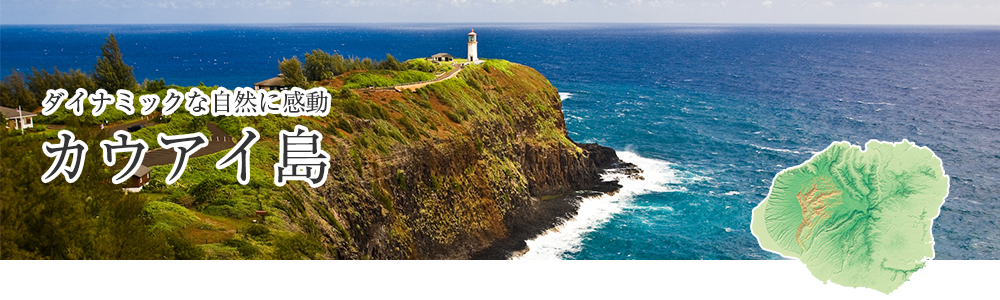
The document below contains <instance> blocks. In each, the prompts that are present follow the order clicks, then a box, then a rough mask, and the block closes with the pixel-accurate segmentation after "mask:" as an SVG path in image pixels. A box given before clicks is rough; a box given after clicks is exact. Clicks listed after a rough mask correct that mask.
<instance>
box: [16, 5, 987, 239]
mask: <svg viewBox="0 0 1000 300" xmlns="http://www.w3.org/2000/svg"><path fill="white" fill-rule="evenodd" d="M470 27H473V26H472V25H453V24H452V25H409V24H403V25H391V24H390V25H294V26H283V25H255V26H245V25H231V26H229V25H120V26H6V25H5V26H0V70H2V71H0V72H2V73H0V74H2V75H4V76H6V75H8V74H10V72H9V69H11V68H14V69H19V70H22V71H24V70H30V68H31V67H39V68H46V69H49V70H51V69H52V67H58V68H59V69H60V70H66V69H69V68H82V69H84V70H85V71H90V70H92V69H93V65H94V62H95V61H96V57H97V56H99V55H100V46H101V45H102V44H103V43H104V38H105V37H106V36H107V34H108V33H115V35H116V37H117V39H118V41H119V43H120V44H121V49H122V52H123V53H124V55H125V60H126V63H129V64H131V65H132V66H134V67H135V70H134V71H135V75H136V77H137V78H139V79H140V81H141V79H142V78H150V79H155V78H161V77H162V78H165V79H166V81H167V83H168V84H178V85H196V84H198V83H199V82H204V83H205V84H207V85H222V86H226V87H228V88H235V87H238V86H251V85H252V84H253V83H254V82H257V81H260V80H264V79H267V78H270V77H273V76H275V75H276V74H277V73H278V70H277V63H278V61H279V60H280V59H281V58H290V57H292V56H296V55H297V56H298V57H299V58H300V59H301V58H302V54H303V53H305V52H307V51H309V50H312V49H316V48H319V49H323V50H325V51H327V52H339V53H341V54H344V55H353V56H359V57H377V58H383V57H384V56H385V54H386V53H391V54H392V55H393V56H395V57H397V58H399V59H408V58H414V57H425V56H430V55H432V54H434V53H438V52H448V53H451V54H453V55H456V56H464V55H465V39H466V36H465V34H466V33H467V32H468V30H469V28H470ZM474 28H475V29H476V32H477V33H478V34H479V40H480V43H479V54H480V55H481V56H482V57H485V58H502V59H507V60H510V61H513V62H517V63H521V64H524V65H528V66H531V67H534V68H535V69H537V70H539V71H540V72H541V73H542V74H544V75H545V76H546V77H547V78H549V80H550V81H551V82H552V84H553V85H555V86H556V87H557V88H559V90H560V92H562V95H563V96H564V99H565V100H564V102H563V105H564V106H563V110H564V112H565V114H566V119H567V127H568V129H569V131H570V136H571V138H573V139H574V140H576V141H578V142H598V143H601V144H603V145H607V146H610V147H613V148H615V149H616V150H619V151H621V153H622V156H623V157H624V158H626V159H628V160H632V161H635V162H637V164H639V165H640V166H644V167H646V168H647V174H646V175H647V176H646V177H647V181H646V182H643V183H629V184H626V189H628V190H626V191H623V193H621V194H620V195H619V196H618V197H605V199H595V200H593V201H590V202H588V201H585V202H584V206H583V208H581V217H580V218H578V220H577V221H578V222H576V223H573V222H571V223H569V224H567V227H568V228H564V230H562V231H560V233H553V234H550V235H547V236H549V237H548V238H547V239H546V237H545V236H543V237H541V238H539V239H537V240H536V242H534V243H529V245H531V247H532V251H531V252H529V255H530V254H532V252H534V253H541V255H538V257H540V258H553V257H556V258H564V259H775V258H778V257H777V255H776V254H773V253H770V252H767V251H764V250H762V249H761V248H760V247H759V246H758V244H757V241H756V239H755V238H754V237H753V235H752V234H751V233H750V229H749V223H750V214H751V213H750V212H751V209H752V208H753V207H754V206H756V205H757V204H758V203H759V202H760V201H761V200H763V199H764V197H765V196H766V195H767V192H768V188H769V186H770V183H771V179H772V178H773V177H774V175H775V174H776V173H777V172H779V171H781V170H783V169H785V168H787V167H791V166H795V165H798V164H800V163H802V162H804V161H806V160H807V159H809V158H810V157H811V156H812V154H813V153H814V152H817V151H820V150H822V149H824V148H826V147H827V146H828V145H829V144H830V143H831V142H835V141H844V140H845V141H849V142H851V143H853V144H856V145H861V144H864V143H865V142H866V141H868V140H870V139H878V140H883V141H900V140H902V139H908V140H910V141H912V142H915V143H916V144H917V145H919V146H927V147H930V148H931V149H932V150H933V151H934V152H935V153H936V154H937V155H938V156H939V157H940V158H941V159H942V160H943V163H944V168H945V172H946V173H947V174H948V175H950V176H951V189H950V195H949V196H948V198H947V200H946V202H945V204H944V206H943V208H942V210H941V214H940V216H939V217H938V218H937V220H936V221H935V223H934V227H933V234H934V238H935V242H936V245H935V250H936V253H937V257H936V258H937V259H1000V223H998V221H1000V28H998V27H858V26H839V27H838V26H833V27H831V26H682V25H573V24H569V25H548V24H526V25H491V26H478V25H476V26H474Z"/></svg>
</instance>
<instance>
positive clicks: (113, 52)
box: [94, 34, 139, 93]
mask: <svg viewBox="0 0 1000 300" xmlns="http://www.w3.org/2000/svg"><path fill="white" fill-rule="evenodd" d="M105 41H107V42H106V43H104V46H101V52H102V53H101V58H98V59H97V64H96V65H94V81H96V82H97V86H98V87H99V88H102V89H105V90H108V91H109V92H112V93H113V91H117V90H119V89H126V90H132V91H134V90H137V89H138V87H139V83H138V82H136V81H135V75H133V74H132V67H131V66H129V65H126V64H125V61H124V60H122V52H121V50H119V49H118V40H116V39H115V35H114V34H110V35H108V38H107V39H105Z"/></svg>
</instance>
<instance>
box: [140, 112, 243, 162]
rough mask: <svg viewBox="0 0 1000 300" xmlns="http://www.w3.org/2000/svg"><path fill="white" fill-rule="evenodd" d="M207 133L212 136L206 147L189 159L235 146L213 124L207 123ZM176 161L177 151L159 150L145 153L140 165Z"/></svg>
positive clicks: (231, 140)
mask: <svg viewBox="0 0 1000 300" xmlns="http://www.w3.org/2000/svg"><path fill="white" fill-rule="evenodd" d="M125 125H129V124H125ZM125 125H122V126H125ZM126 128H128V127H126ZM208 131H210V132H212V136H209V137H208V140H209V142H208V146H205V147H204V148H201V149H198V151H196V152H195V153H194V154H193V155H191V157H199V156H204V155H209V154H212V153H215V152H219V151H222V150H226V149H229V148H232V147H234V146H236V142H233V138H232V137H230V136H229V135H228V134H226V132H225V131H222V128H219V126H217V125H215V123H208ZM176 159H177V151H174V149H163V148H159V149H156V150H153V151H149V152H146V157H143V160H142V164H143V165H144V166H147V167H152V166H159V165H169V164H173V163H174V160H176Z"/></svg>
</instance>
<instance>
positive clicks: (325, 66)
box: [302, 49, 407, 81]
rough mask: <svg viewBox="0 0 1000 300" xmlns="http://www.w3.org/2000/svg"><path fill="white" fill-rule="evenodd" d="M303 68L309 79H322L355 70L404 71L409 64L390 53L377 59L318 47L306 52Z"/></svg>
mask: <svg viewBox="0 0 1000 300" xmlns="http://www.w3.org/2000/svg"><path fill="white" fill-rule="evenodd" d="M302 69H303V72H304V74H305V76H306V78H307V79H308V80H311V81H320V80H326V79H333V78H334V77H336V76H339V75H341V74H344V73H347V72H350V71H354V70H362V71H370V70H388V71H404V70H406V69H407V66H406V65H404V64H403V63H401V62H399V61H398V60H396V58H395V57H392V55H389V54H388V53H387V54H386V55H385V60H382V61H376V60H372V59H371V58H364V59H360V58H357V57H348V58H344V57H343V56H341V55H340V54H338V53H334V54H329V53H326V52H324V51H323V50H320V49H316V50H313V51H312V52H310V53H306V54H305V64H304V65H303V66H302Z"/></svg>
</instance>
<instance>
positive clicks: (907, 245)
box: [750, 140, 949, 294]
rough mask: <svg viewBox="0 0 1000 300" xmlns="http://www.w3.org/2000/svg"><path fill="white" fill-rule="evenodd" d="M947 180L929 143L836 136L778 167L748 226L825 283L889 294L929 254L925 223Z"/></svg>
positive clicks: (763, 243) (769, 247) (766, 243)
mask: <svg viewBox="0 0 1000 300" xmlns="http://www.w3.org/2000/svg"><path fill="white" fill-rule="evenodd" d="M948 186H949V185H948V176H947V175H945V173H944V168H943V166H942V163H941V159H940V158H938V157H937V156H936V155H934V152H932V151H931V150H930V149H929V148H926V147H917V146H916V145H914V144H913V143H911V142H909V141H907V140H903V141H902V142H899V143H887V142H881V141H877V140H871V141H869V142H868V143H867V144H865V150H862V149H861V147H859V146H853V145H851V144H850V143H848V142H836V143H833V144H831V145H830V146H829V147H827V148H826V150H823V151H822V152H820V153H818V154H816V155H814V156H813V157H812V158H811V159H809V160H808V161H806V162H805V163H803V164H801V165H798V166H795V167H791V168H788V169H786V170H784V171H781V172H780V173H778V175H777V176H775V178H774V181H773V182H772V185H771V190H770V192H769V193H768V195H767V198H765V199H764V201H763V202H761V203H760V205H758V206H757V207H756V208H754V210H753V217H752V221H751V223H750V228H751V232H752V233H753V234H754V236H756V237H757V240H758V241H759V242H760V245H761V247H763V248H764V249H766V250H768V251H772V252H776V253H778V254H781V255H783V256H786V257H791V258H797V259H799V260H800V261H801V262H802V263H804V264H805V265H806V267H807V268H808V269H809V271H810V272H811V273H812V275H813V276H815V277H816V278H817V279H819V280H821V281H823V282H828V281H829V282H833V283H836V284H839V285H842V286H847V287H866V288H871V289H875V290H877V291H880V292H882V293H886V294H888V293H890V292H892V291H894V290H896V289H897V288H899V287H900V286H901V285H902V284H903V283H904V282H906V281H907V280H908V279H909V278H910V276H911V275H912V274H913V273H914V272H916V271H917V270H920V269H921V268H923V267H924V264H925V262H926V261H927V260H930V259H932V258H934V238H933V237H932V236H931V225H932V223H933V221H934V218H936V217H937V216H938V213H939V212H940V208H941V205H942V204H944V199H945V197H947V195H948Z"/></svg>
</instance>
